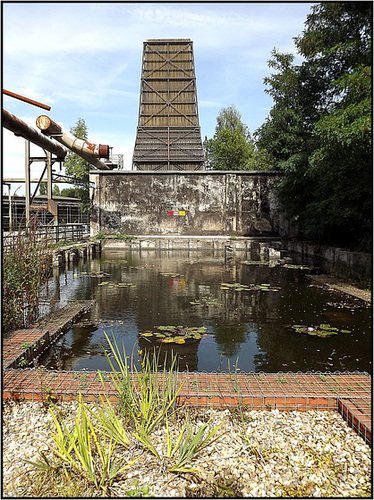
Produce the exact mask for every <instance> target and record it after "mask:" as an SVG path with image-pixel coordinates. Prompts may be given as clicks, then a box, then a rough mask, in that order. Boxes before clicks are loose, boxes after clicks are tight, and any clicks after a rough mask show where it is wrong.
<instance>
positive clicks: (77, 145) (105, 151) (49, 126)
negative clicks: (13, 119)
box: [36, 115, 113, 170]
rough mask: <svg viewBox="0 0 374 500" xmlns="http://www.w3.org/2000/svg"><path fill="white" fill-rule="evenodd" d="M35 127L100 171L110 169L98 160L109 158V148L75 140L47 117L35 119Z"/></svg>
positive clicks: (41, 116) (42, 116)
mask: <svg viewBox="0 0 374 500" xmlns="http://www.w3.org/2000/svg"><path fill="white" fill-rule="evenodd" d="M36 125H37V127H38V128H39V129H40V130H41V131H42V132H43V134H47V135H51V136H53V137H54V138H55V139H56V141H58V142H60V143H61V144H63V145H64V146H67V147H68V148H69V149H71V150H72V151H74V153H77V154H78V155H79V156H81V157H82V158H84V159H85V160H86V161H88V162H89V163H91V164H92V165H94V166H95V167H97V168H98V169H100V170H110V169H111V168H113V167H110V166H109V165H107V164H106V163H104V162H102V161H101V160H99V159H98V158H109V146H108V145H103V144H91V143H90V142H88V141H84V140H83V139H77V137H75V136H74V135H72V134H70V133H69V132H65V131H64V130H62V128H61V127H60V125H58V124H57V123H56V122H54V121H53V120H51V118H49V116H46V115H40V116H38V118H37V119H36Z"/></svg>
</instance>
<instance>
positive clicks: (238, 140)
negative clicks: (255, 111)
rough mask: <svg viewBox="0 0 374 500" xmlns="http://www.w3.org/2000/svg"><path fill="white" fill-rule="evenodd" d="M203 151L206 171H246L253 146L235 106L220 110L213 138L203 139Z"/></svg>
mask: <svg viewBox="0 0 374 500" xmlns="http://www.w3.org/2000/svg"><path fill="white" fill-rule="evenodd" d="M204 150H205V157H206V168H207V169H208V170H247V169H248V167H249V164H250V160H251V158H252V157H253V155H254V144H253V141H252V138H251V134H250V132H249V129H248V127H247V125H245V124H244V123H243V122H242V120H241V114H240V113H239V111H238V110H237V109H236V107H235V106H229V107H228V108H222V109H221V111H220V113H219V115H218V117H217V125H216V129H215V133H214V136H213V138H212V139H208V138H205V141H204Z"/></svg>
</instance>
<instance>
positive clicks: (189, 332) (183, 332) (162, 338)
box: [139, 325, 206, 344]
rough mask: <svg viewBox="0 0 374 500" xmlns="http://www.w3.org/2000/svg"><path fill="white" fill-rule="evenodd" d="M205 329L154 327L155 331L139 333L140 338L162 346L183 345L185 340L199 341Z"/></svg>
mask: <svg viewBox="0 0 374 500" xmlns="http://www.w3.org/2000/svg"><path fill="white" fill-rule="evenodd" d="M205 332H206V328H205V327H204V326H202V327H197V326H196V327H187V326H163V325H162V326H156V327H155V330H146V331H144V332H140V333H139V335H140V337H143V338H146V339H147V340H153V341H156V342H161V343H164V344H170V343H174V344H184V343H185V342H186V340H200V339H201V338H202V334H203V333H205Z"/></svg>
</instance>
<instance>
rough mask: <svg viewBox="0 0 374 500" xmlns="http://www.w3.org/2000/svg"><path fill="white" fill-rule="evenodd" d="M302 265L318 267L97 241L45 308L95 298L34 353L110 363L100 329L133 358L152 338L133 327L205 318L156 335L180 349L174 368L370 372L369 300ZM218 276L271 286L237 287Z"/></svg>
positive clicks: (57, 362) (85, 366)
mask: <svg viewBox="0 0 374 500" xmlns="http://www.w3.org/2000/svg"><path fill="white" fill-rule="evenodd" d="M308 273H309V274H311V273H312V274H313V273H316V271H315V270H313V271H310V270H307V269H304V270H301V269H293V268H286V267H283V266H279V265H278V266H274V267H270V266H269V265H261V266H260V265H251V264H246V263H244V262H243V261H241V260H240V259H236V260H235V259H234V260H232V261H230V262H225V261H224V258H223V255H222V256H220V255H218V256H217V254H216V253H215V254H213V253H212V252H210V251H205V252H204V251H200V252H198V253H197V252H195V253H192V254H191V253H188V252H187V251H186V252H184V251H174V252H167V251H164V252H160V251H142V252H141V253H140V252H134V251H131V252H130V251H126V250H109V249H108V250H105V249H104V251H103V252H102V254H101V257H100V258H97V259H94V260H92V261H91V260H90V261H86V262H79V263H78V264H76V265H75V266H74V267H72V268H71V269H69V270H66V271H64V272H62V273H61V274H59V275H58V276H55V278H52V279H51V280H50V282H49V284H48V287H47V288H46V289H45V290H44V292H43V293H44V296H43V300H44V304H45V307H46V308H51V307H52V308H53V306H54V305H57V304H59V305H64V304H66V303H67V301H68V300H82V299H84V300H88V299H94V303H93V306H92V309H91V310H90V311H89V312H88V313H86V314H85V315H84V316H83V317H82V318H80V320H79V323H78V324H76V325H75V326H74V327H72V328H71V329H70V330H68V331H67V332H66V333H65V334H64V335H63V336H61V337H60V338H59V339H58V341H57V342H56V343H55V344H54V345H53V346H52V347H51V348H50V349H49V350H48V351H47V352H46V353H45V354H44V355H43V357H42V358H41V359H40V363H41V364H42V365H44V366H46V367H47V368H49V369H56V368H58V369H62V370H97V369H100V370H109V369H110V367H109V364H108V362H107V359H106V357H105V355H104V352H103V349H105V350H107V351H108V352H109V345H108V342H107V340H106V338H105V333H106V334H107V335H108V336H109V338H110V339H112V338H113V336H114V338H115V339H116V341H117V343H118V345H119V346H122V345H124V346H125V350H126V353H127V354H128V355H129V356H131V353H132V352H133V353H134V361H135V362H136V361H137V358H138V357H139V356H138V354H137V351H138V350H142V351H143V352H145V350H147V349H150V348H151V349H152V352H153V345H154V344H151V343H150V341H149V340H147V339H145V338H139V332H144V331H147V330H154V328H155V327H157V326H160V325H169V326H184V327H205V328H206V331H205V333H204V334H203V335H202V338H201V339H199V340H197V341H196V340H195V341H193V342H187V341H186V342H185V344H180V345H178V344H160V343H157V344H156V345H157V349H159V350H160V361H162V360H163V359H164V356H165V354H166V353H168V354H169V356H168V357H167V359H170V353H171V351H172V350H173V352H174V353H177V354H178V355H179V369H180V370H186V369H188V370H189V371H195V370H197V371H228V370H233V369H234V368H235V367H236V368H238V369H240V370H242V371H245V372H249V371H256V372H259V371H264V372H278V371H285V372H286V371H293V372H296V371H299V370H300V371H336V370H338V371H345V370H348V371H355V370H359V371H367V372H369V373H371V369H372V344H371V309H370V308H368V307H366V306H365V304H364V303H362V302H360V301H358V300H356V299H353V298H349V297H348V296H345V295H341V294H339V293H338V292H333V291H327V290H323V289H322V288H319V287H316V286H311V281H310V280H309V279H308V278H307V276H306V275H307V274H308ZM222 283H228V284H232V283H240V284H242V285H249V284H253V285H259V284H267V285H271V287H273V289H271V288H270V290H264V289H260V290H258V289H255V290H239V291H237V290H235V289H234V288H232V287H227V286H224V285H222ZM268 288H269V287H268ZM276 288H279V289H278V290H276ZM197 301H200V304H196V303H195V304H191V302H192V303H194V302H197ZM207 301H208V302H209V305H207V304H206V302H207ZM295 324H302V325H306V326H310V327H313V326H318V325H320V324H329V325H331V326H333V327H336V328H339V330H340V329H343V330H346V331H347V330H348V331H349V332H350V333H339V334H337V335H332V336H331V337H327V338H321V337H318V336H311V335H308V334H305V333H304V334H302V333H297V332H296V331H295V330H293V329H292V328H291V326H292V325H295ZM104 332H105V333H104Z"/></svg>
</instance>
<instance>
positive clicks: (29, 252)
mask: <svg viewBox="0 0 374 500" xmlns="http://www.w3.org/2000/svg"><path fill="white" fill-rule="evenodd" d="M52 229H53V228H52V227H45V226H43V227H42V226H41V225H40V223H38V221H37V218H36V217H34V218H32V219H31V220H30V221H29V223H28V224H27V225H26V227H25V228H22V227H20V228H19V229H18V231H17V232H16V233H15V234H14V235H11V236H10V237H7V238H4V239H3V262H2V265H3V303H2V305H3V307H2V313H3V334H4V335H5V334H7V333H8V332H10V331H12V330H15V329H17V328H26V327H28V326H29V325H30V324H32V323H33V322H34V321H35V320H36V319H37V318H38V315H39V294H40V290H41V286H42V284H43V283H44V282H45V281H46V280H47V279H48V278H49V276H50V275H51V270H52V258H51V254H50V250H49V246H50V243H51V241H52Z"/></svg>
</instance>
